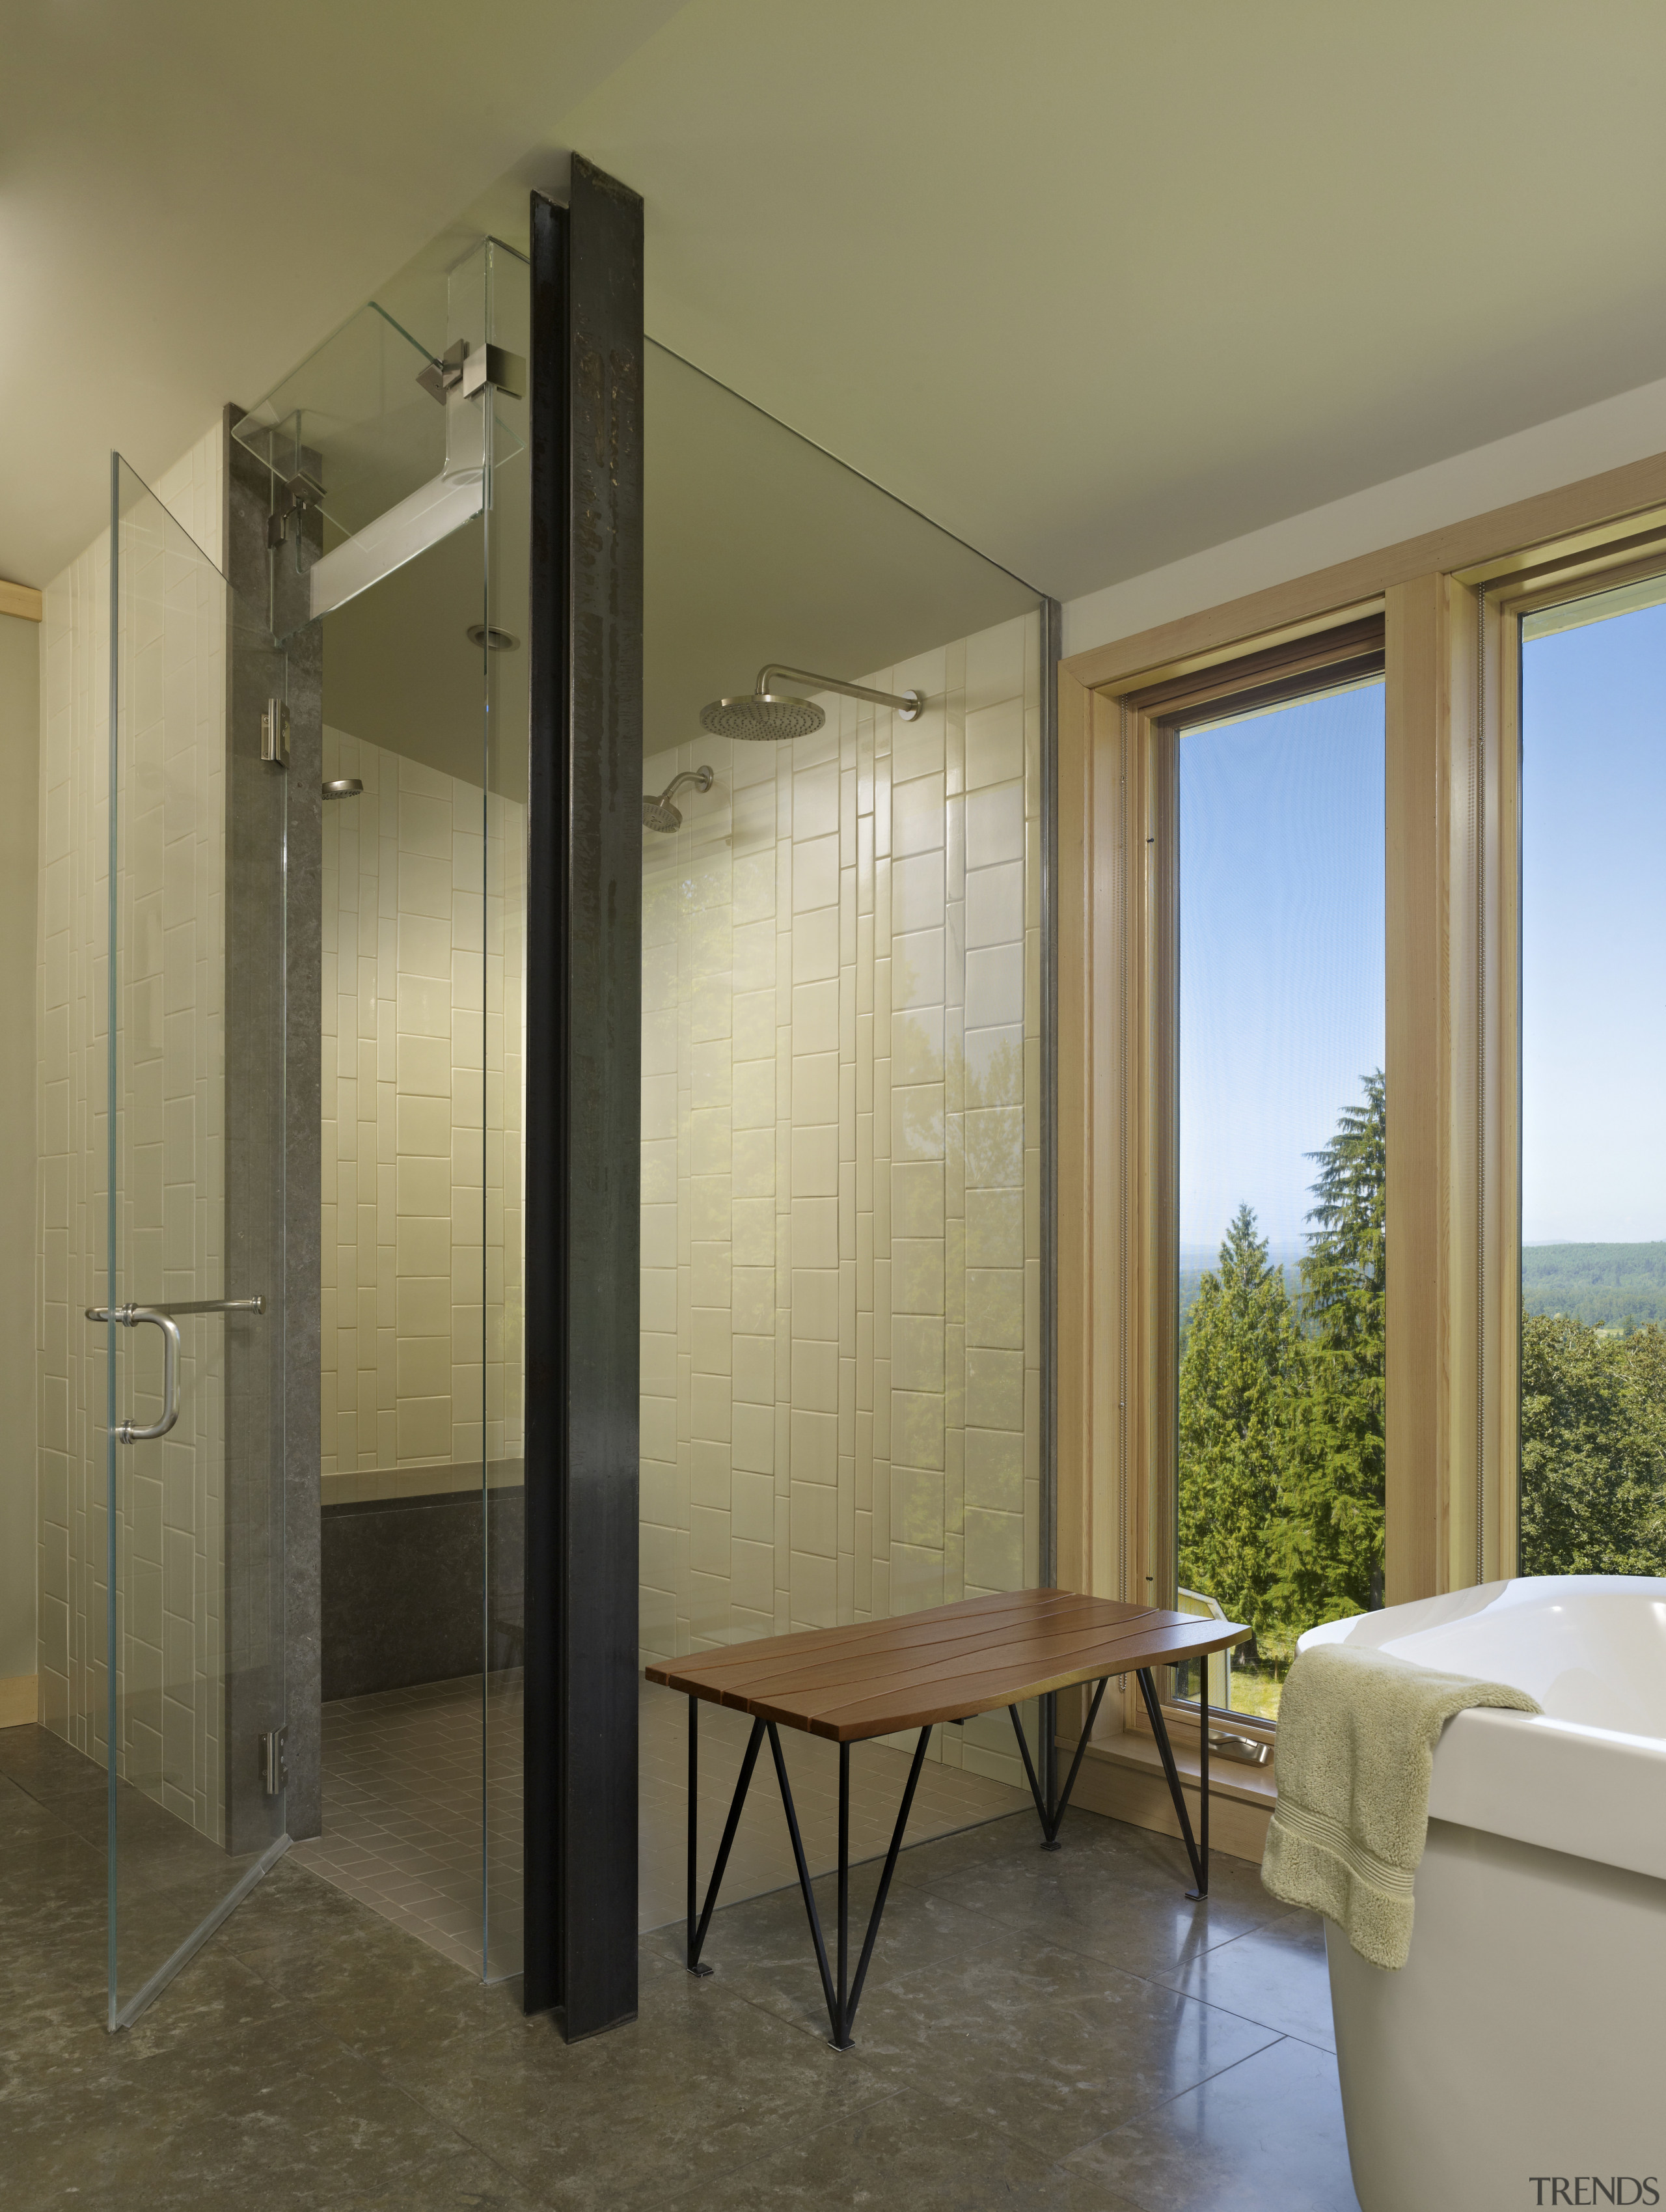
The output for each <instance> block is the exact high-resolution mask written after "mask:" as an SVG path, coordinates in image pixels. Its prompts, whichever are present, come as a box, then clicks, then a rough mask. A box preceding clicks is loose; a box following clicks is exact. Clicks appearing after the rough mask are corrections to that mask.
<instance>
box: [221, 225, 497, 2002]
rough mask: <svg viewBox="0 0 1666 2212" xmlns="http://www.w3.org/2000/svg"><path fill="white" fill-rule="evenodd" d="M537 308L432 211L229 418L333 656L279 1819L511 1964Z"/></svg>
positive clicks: (311, 633) (361, 1891)
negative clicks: (306, 1708) (301, 1698)
mask: <svg viewBox="0 0 1666 2212" xmlns="http://www.w3.org/2000/svg"><path fill="white" fill-rule="evenodd" d="M527 312H528V294H527V269H526V263H525V261H524V258H523V257H522V256H521V255H520V254H518V253H517V252H513V251H512V249H511V248H509V247H507V246H503V245H502V244H501V243H500V242H499V241H498V240H494V239H480V240H476V241H475V242H474V243H473V244H471V245H470V246H468V247H467V249H466V250H465V251H461V252H459V251H458V249H457V241H456V240H454V239H449V238H448V239H446V240H442V241H440V242H439V244H438V245H437V246H436V247H435V249H434V250H433V253H432V254H430V255H427V256H425V257H423V258H421V259H420V260H419V262H418V263H417V264H413V266H412V268H411V269H410V270H407V271H406V272H404V273H403V276H400V277H398V278H397V279H395V280H393V282H392V283H391V285H390V286H389V287H388V288H387V290H386V292H385V294H384V295H379V298H378V299H377V300H376V301H371V302H367V304H366V305H365V306H364V307H361V308H360V309H359V310H358V312H357V313H355V314H354V315H353V316H352V317H351V318H349V319H348V322H347V323H346V324H344V325H342V328H341V329H340V330H339V331H336V333H335V335H334V336H333V337H330V338H329V339H328V340H326V342H325V343H324V344H323V345H322V346H321V347H319V348H318V350H317V352H315V353H314V354H313V355H312V356H310V357H309V358H308V359H307V360H306V361H305V362H302V363H301V364H300V366H299V367H298V368H296V369H295V370H294V371H293V372H292V373H291V374H289V375H288V376H287V377H286V378H285V379H284V380H283V381H282V384H280V385H279V386H277V387H276V389H275V390H274V391H273V392H270V394H269V395H268V396H267V397H266V398H264V400H262V401H261V402H260V403H259V404H258V405H257V406H255V407H254V408H252V409H251V410H250V411H249V412H248V413H247V414H246V415H245V416H243V417H242V418H241V419H240V420H239V422H237V423H236V424H235V426H234V429H233V437H234V438H235V440H236V441H238V443H239V446H240V447H242V448H243V449H245V454H251V455H253V456H254V457H255V459H257V461H258V462H259V464H260V465H261V466H260V471H259V477H260V483H261V491H260V497H261V500H262V501H263V503H264V501H266V500H267V498H268V497H269V496H270V502H271V517H272V519H271V520H270V522H269V524H268V535H269V538H277V539H278V540H279V543H278V544H277V545H276V548H275V550H273V551H272V553H271V554H270V561H271V562H273V563H275V564H277V566H276V568H275V571H274V574H275V578H276V580H275V582H274V585H273V591H274V599H275V602H276V599H278V598H280V597H286V596H287V597H288V599H289V601H290V603H291V605H292V609H293V612H292V614H291V616H290V617H288V619H289V620H291V621H292V622H293V623H294V624H295V629H294V633H293V635H294V640H295V642H296V649H297V651H299V650H300V640H301V639H302V638H303V637H304V638H305V639H306V652H307V653H309V654H310V655H312V656H313V658H314V660H315V662H317V663H321V667H322V677H321V690H320V694H319V697H318V705H317V712H318V717H319V723H320V730H319V742H320V744H321V752H322V773H323V785H324V788H323V805H322V820H321V824H320V830H319V838H320V842H319V867H318V890H317V893H316V896H318V901H319V910H318V930H319V936H318V944H319V997H318V1006H317V1007H316V1009H309V1010H307V1011H306V1012H302V1011H301V1010H300V1009H299V1008H298V1007H296V1006H292V1007H291V1009H290V1013H289V1024H290V1029H291V1031H292V1035H298V1033H299V1031H300V1029H301V1028H302V1026H303V1025H304V1024H306V1023H308V1022H310V1023H311V1024H312V1032H313V1033H312V1046H313V1048H314V1049H316V1050H317V1051H318V1057H319V1067H320V1097H319V1103H318V1110H317V1114H316V1118H315V1119H314V1120H313V1121H312V1125H311V1127H310V1128H309V1129H308V1130H307V1132H306V1142H307V1143H308V1145H309V1146H314V1147H316V1148H317V1158H318V1163H319V1204H318V1237H319V1274H318V1281H319V1332H318V1353H317V1367H316V1370H313V1371H312V1373H311V1374H309V1375H308V1376H307V1377H306V1384H307V1386H308V1387H310V1388H315V1389H316V1390H317V1392H318V1421H319V1429H318V1437H319V1451H318V1505H317V1507H316V1508H313V1507H312V1504H311V1500H310V1498H309V1500H308V1509H309V1511H311V1510H316V1512H317V1513H318V1528H319V1543H320V1577H319V1583H320V1590H321V1632H320V1637H319V1644H320V1649H321V1660H322V1666H321V1675H322V1681H321V1691H322V1708H323V1712H322V1727H323V1738H322V1745H323V1748H322V1802H323V1820H322V1832H321V1833H319V1832H316V1830H315V1829H314V1828H313V1827H312V1826H300V1824H299V1823H298V1824H297V1850H298V1855H299V1857H300V1860H301V1862H302V1863H304V1864H306V1865H307V1866H309V1867H310V1868H312V1869H313V1870H314V1871H316V1872H318V1873H319V1874H321V1875H324V1877H325V1878H326V1879H328V1880H330V1881H339V1882H341V1883H342V1886H343V1887H348V1888H350V1889H351V1890H352V1891H353V1892H354V1893H355V1894H357V1895H359V1896H360V1897H361V1898H363V1899H365V1900H366V1901H367V1902H368V1903H370V1904H371V1905H373V1907H374V1909H376V1910H378V1911H384V1912H385V1913H387V1914H388V1915H389V1917H391V1918H394V1919H396V1920H397V1921H398V1922H399V1923H400V1924H402V1925H403V1926H405V1927H407V1928H408V1929H410V1930H411V1931H412V1932H413V1933H415V1934H418V1935H420V1936H421V1937H422V1939H423V1940H424V1941H425V1942H430V1943H432V1944H433V1945H434V1946H435V1948H439V1949H441V1950H443V1951H445V1954H447V1955H448V1956H450V1957H451V1958H453V1959H455V1960H457V1961H458V1962H459V1963H463V1964H466V1965H467V1966H469V1967H470V1970H471V1971H473V1972H477V1973H483V1974H485V1975H486V1976H488V1978H494V1979H497V1978H502V1977H504V1976H506V1975H509V1974H513V1973H515V1972H518V1971H519V1968H520V1963H521V1926H522V1921H521V1766H522V1758H521V1680H522V1667H523V1631H524V1607H523V1587H522V1585H523V1575H522V1564H521V1563H522V1554H523V1547H524V1534H523V1530H524V1514H523V1499H524V1481H523V1472H522V1462H523V1443H522V1431H523V1422H522V1398H523V1390H522V1352H521V1345H522V1333H523V1332H522V1231H521V1195H520V1192H521V1157H522V1129H523V1115H522V1104H521V1101H522V1093H523V1081H524V1078H523V1027H524V1013H523V1006H524V898H525V881H526V866H525V850H526V787H527V754H528V723H527V682H526V663H527V651H526V631H527V620H526V599H527V561H528V546H529V540H530V518H529V512H528V486H527V472H526V471H527V463H526V426H525V413H526V398H525V395H526V390H527V380H526V378H527V356H528V353H529V343H528V337H527ZM296 507H300V508H301V509H302V510H303V520H302V521H301V522H300V524H298V525H296V526H294V527H292V528H286V523H285V518H286V516H287V515H288V514H290V513H292V512H293V511H294V509H295V508H296ZM240 580H241V576H240V574H239V581H240ZM280 627H281V628H282V624H280ZM312 895H313V894H312V893H311V891H310V890H309V896H312ZM297 896H299V893H298V894H297ZM295 1120H296V1125H297V1132H298V1137H299V1129H300V1109H297V1113H296V1116H295ZM295 1373H296V1376H297V1387H298V1388H299V1387H300V1368H299V1366H297V1368H296V1370H295Z"/></svg>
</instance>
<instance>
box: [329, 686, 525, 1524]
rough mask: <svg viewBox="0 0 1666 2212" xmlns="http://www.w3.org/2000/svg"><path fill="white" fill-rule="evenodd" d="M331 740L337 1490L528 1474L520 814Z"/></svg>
mask: <svg viewBox="0 0 1666 2212" xmlns="http://www.w3.org/2000/svg"><path fill="white" fill-rule="evenodd" d="M324 775H325V776H326V777H327V778H335V777H338V776H354V775H356V776H358V777H360V779H361V780H362V781H363V783H364V787H365V789H364V793H363V796H362V797H360V798H358V799H341V800H334V801H331V802H330V804H329V805H326V806H325V808H324V992H323V996H324V1064H323V1099H324V1134H323V1142H324V1173H323V1186H322V1187H323V1216H324V1218H323V1267H322V1273H323V1310H322V1368H323V1407H322V1414H323V1426H322V1448H323V1479H324V1501H325V1503H326V1504H330V1503H336V1502H343V1501H348V1500H352V1499H354V1498H377V1497H394V1496H405V1495H409V1494H412V1493H414V1492H424V1491H429V1492H432V1491H444V1490H451V1489H457V1488H462V1487H465V1486H468V1485H469V1484H470V1482H478V1480H480V1474H479V1467H480V1461H481V1455H482V1449H485V1450H486V1452H487V1453H488V1455H489V1458H490V1461H491V1462H492V1473H493V1479H494V1480H501V1481H506V1482H518V1481H519V1480H520V1474H521V1470H520V1459H521V1419H520V1411H521V1322H520V1315H521V1280H522V1275H521V1211H520V1209H521V1159H522V1154H521V1140H520V1129H521V1115H520V1100H521V1062H522V1048H521V1045H522V1031H521V1023H522V1007H523V1003H524V996H523V992H522V986H521V977H522V962H521V945H522V942H523V931H522V915H523V911H524V898H523V886H524V846H523V838H524V823H525V810H524V807H522V806H521V805H518V804H516V803H515V802H513V801H511V800H506V799H500V798H497V797H496V796H494V797H492V798H491V799H489V800H488V799H487V796H486V794H485V793H483V792H482V789H481V788H480V787H479V786H478V785H476V784H469V783H464V782H463V781H459V780H458V779H457V777H455V776H450V775H442V774H441V773H440V772H439V770H437V769H431V768H425V767H422V766H420V765H419V764H418V763H416V762H415V761H410V760H406V759H403V758H402V757H400V756H399V755H398V754H397V753H393V752H389V751H386V750H383V749H382V748H381V747H379V746H377V745H373V744H367V743H365V742H364V741H363V740H361V739H359V738H352V737H348V736H347V735H346V734H344V733H343V732H341V731H338V730H333V729H331V728H330V727H328V726H326V727H325V730H324ZM471 1470H472V1471H471Z"/></svg>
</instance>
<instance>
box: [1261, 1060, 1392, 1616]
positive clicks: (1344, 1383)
mask: <svg viewBox="0 0 1666 2212" xmlns="http://www.w3.org/2000/svg"><path fill="white" fill-rule="evenodd" d="M1309 1157H1310V1158H1312V1160H1313V1161H1314V1162H1315V1163H1316V1164H1317V1165H1318V1175H1317V1176H1316V1177H1315V1179H1314V1182H1313V1186H1312V1188H1313V1196H1314V1199H1315V1200H1316V1203H1315V1204H1314V1206H1312V1208H1311V1209H1310V1211H1309V1213H1308V1216H1307V1218H1308V1219H1309V1221H1310V1222H1312V1224H1313V1228H1312V1231H1311V1232H1310V1234H1309V1239H1308V1249H1307V1251H1306V1254H1305V1255H1304V1256H1303V1259H1302V1262H1301V1289H1300V1291H1299V1294H1298V1298H1297V1315H1298V1320H1299V1327H1300V1330H1301V1334H1302V1337H1303V1340H1304V1346H1303V1348H1304V1354H1305V1357H1304V1358H1303V1360H1302V1361H1301V1363H1300V1368H1299V1374H1293V1376H1292V1380H1293V1382H1294V1383H1296V1385H1297V1389H1296V1392H1295V1395H1294V1396H1293V1401H1292V1403H1291V1407H1290V1420H1289V1424H1288V1427H1287V1438H1288V1447H1287V1453H1286V1455H1285V1458H1284V1461H1283V1462H1282V1466H1281V1483H1280V1497H1279V1504H1278V1516H1277V1518H1278V1526H1277V1529H1276V1532H1275V1535H1274V1538H1273V1544H1272V1548H1273V1549H1274V1550H1275V1553H1276V1555H1277V1570H1276V1573H1275V1577H1273V1579H1272V1582H1271V1586H1270V1588H1269V1600H1268V1602H1269V1610H1270V1611H1271V1612H1272V1613H1274V1614H1275V1616H1276V1617H1277V1626H1276V1627H1274V1626H1273V1624H1272V1623H1271V1622H1269V1628H1271V1629H1272V1630H1273V1632H1272V1635H1271V1637H1270V1638H1269V1641H1270V1643H1271V1645H1272V1649H1273V1650H1274V1652H1275V1655H1276V1656H1281V1657H1282V1656H1289V1655H1290V1654H1291V1653H1293V1650H1294V1646H1295V1638H1297V1637H1298V1636H1299V1634H1300V1633H1301V1632H1302V1631H1303V1630H1304V1629H1306V1628H1309V1627H1311V1626H1312V1625H1313V1623H1314V1622H1315V1621H1319V1620H1336V1618H1338V1617H1339V1616H1340V1615H1342V1614H1343V1613H1363V1612H1365V1611H1366V1610H1367V1609H1368V1608H1370V1607H1372V1606H1377V1605H1380V1604H1381V1603H1382V1601H1383V1590H1382V1565H1383V1470H1384V1448H1383V1414H1384V1320H1385V1312H1386V1289H1387V1273H1386V1255H1385V1249H1384V1185H1385V1180H1386V1170H1387V1115H1386V1108H1385V1103H1384V1084H1383V1076H1382V1072H1381V1070H1380V1069H1378V1070H1377V1071H1374V1072H1373V1073H1372V1074H1370V1075H1368V1076H1366V1078H1365V1097H1364V1100H1363V1102H1362V1103H1360V1105H1357V1106H1350V1107H1346V1108H1344V1109H1343V1111H1342V1115H1341V1118H1340V1120H1339V1121H1338V1122H1337V1126H1336V1134H1335V1135H1334V1136H1333V1137H1332V1138H1331V1139H1330V1142H1329V1143H1328V1144H1327V1145H1325V1146H1324V1147H1323V1148H1322V1149H1321V1150H1320V1151H1318V1152H1314V1153H1312V1154H1310V1155H1309Z"/></svg>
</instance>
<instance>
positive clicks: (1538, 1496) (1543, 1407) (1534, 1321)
mask: <svg viewBox="0 0 1666 2212" xmlns="http://www.w3.org/2000/svg"><path fill="white" fill-rule="evenodd" d="M1521 1407H1522V1416H1521V1419H1522V1457H1521V1470H1522V1494H1521V1571H1522V1572H1523V1573H1524V1575H1659V1574H1666V1331H1663V1330H1662V1329H1660V1328H1656V1327H1655V1326H1653V1325H1652V1324H1651V1325H1650V1326H1649V1327H1647V1328H1639V1329H1638V1330H1636V1331H1635V1332H1634V1333H1633V1334H1631V1335H1629V1336H1624V1337H1618V1336H1606V1335H1604V1334H1602V1331H1601V1330H1600V1329H1597V1328H1593V1327H1591V1326H1590V1323H1589V1322H1583V1321H1578V1320H1576V1319H1574V1318H1573V1317H1572V1316H1571V1315H1566V1314H1529V1315H1528V1316H1525V1318H1524V1321H1523V1322H1522V1398H1521Z"/></svg>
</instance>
